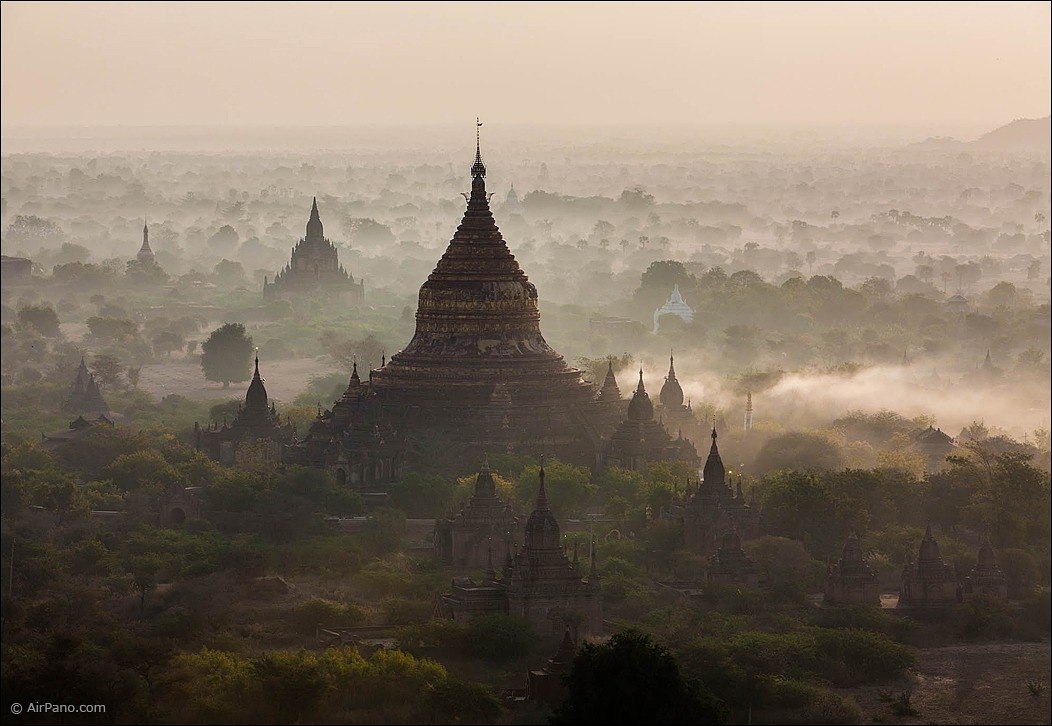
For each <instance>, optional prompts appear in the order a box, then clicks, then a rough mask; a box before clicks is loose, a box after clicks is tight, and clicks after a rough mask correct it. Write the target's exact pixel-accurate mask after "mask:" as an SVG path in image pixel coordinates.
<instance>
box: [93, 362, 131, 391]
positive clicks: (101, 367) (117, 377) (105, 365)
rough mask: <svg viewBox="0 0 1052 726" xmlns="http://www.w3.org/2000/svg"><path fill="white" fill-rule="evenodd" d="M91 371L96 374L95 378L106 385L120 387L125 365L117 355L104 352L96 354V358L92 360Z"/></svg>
mask: <svg viewBox="0 0 1052 726" xmlns="http://www.w3.org/2000/svg"><path fill="white" fill-rule="evenodd" d="M91 372H92V373H94V374H95V379H96V380H97V381H98V382H99V383H100V384H102V385H103V386H104V387H107V388H118V387H119V386H120V385H121V378H122V377H123V375H124V366H123V365H121V362H120V361H119V360H118V359H117V356H115V355H111V354H109V353H102V354H100V355H97V356H95V360H93V361H92V362H91Z"/></svg>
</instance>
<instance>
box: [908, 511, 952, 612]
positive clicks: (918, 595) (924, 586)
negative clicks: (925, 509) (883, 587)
mask: <svg viewBox="0 0 1052 726" xmlns="http://www.w3.org/2000/svg"><path fill="white" fill-rule="evenodd" d="M960 600H961V588H960V585H958V583H957V573H956V571H955V570H954V567H953V565H952V564H951V563H947V562H944V561H943V559H942V555H941V554H940V553H939V543H938V542H936V541H935V537H934V536H933V535H932V533H931V525H928V528H927V529H926V530H925V531H924V538H923V539H921V543H920V556H919V557H918V558H917V561H916V562H907V563H906V565H905V566H904V567H903V568H902V590H901V592H900V593H899V604H898V607H900V608H914V609H919V610H924V609H941V608H946V607H949V606H950V605H953V604H954V603H957V602H960Z"/></svg>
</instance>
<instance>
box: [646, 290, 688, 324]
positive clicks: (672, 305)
mask: <svg viewBox="0 0 1052 726" xmlns="http://www.w3.org/2000/svg"><path fill="white" fill-rule="evenodd" d="M662 315H675V316H676V317H678V318H679V319H680V320H682V321H683V322H685V323H691V322H693V321H694V308H692V307H691V306H690V305H687V303H686V301H684V300H683V295H682V294H680V291H679V285H674V286H673V288H672V294H671V295H669V296H668V300H667V301H665V304H664V305H662V306H661V307H659V308H658V309H657V310H655V311H654V332H655V333H656V332H658V329H659V327H660V326H659V324H658V319H660V318H661V316H662Z"/></svg>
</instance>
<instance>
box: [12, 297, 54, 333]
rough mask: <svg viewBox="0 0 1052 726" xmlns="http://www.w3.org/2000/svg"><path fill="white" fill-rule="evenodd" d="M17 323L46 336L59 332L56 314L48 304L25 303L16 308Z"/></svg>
mask: <svg viewBox="0 0 1052 726" xmlns="http://www.w3.org/2000/svg"><path fill="white" fill-rule="evenodd" d="M18 324H19V325H20V326H22V327H23V328H30V329H32V330H35V331H37V332H38V333H40V334H41V335H43V336H45V337H48V338H55V337H57V336H58V334H59V323H58V314H57V313H56V312H55V309H54V308H52V307H51V306H50V305H26V306H25V307H21V308H19V309H18Z"/></svg>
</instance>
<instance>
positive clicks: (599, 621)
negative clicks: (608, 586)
mask: <svg viewBox="0 0 1052 726" xmlns="http://www.w3.org/2000/svg"><path fill="white" fill-rule="evenodd" d="M539 479H540V484H539V486H538V488H537V503H536V505H535V506H534V510H533V512H531V513H530V516H529V518H528V519H527V520H526V531H525V544H524V546H523V547H522V548H521V549H519V550H518V551H517V552H516V553H515V554H514V556H511V555H509V556H508V557H506V558H505V560H504V569H503V571H502V572H501V574H500V576H499V578H498V577H497V573H496V572H495V571H492V570H491V571H489V572H487V574H486V578H485V580H484V581H483V582H481V583H475V582H473V581H472V580H470V579H468V578H454V579H453V582H452V587H451V591H450V592H449V593H447V594H445V595H442V596H441V609H442V611H443V613H444V614H445V615H446V616H447V617H449V618H452V619H453V620H456V621H458V622H467V621H469V620H471V618H473V617H474V616H476V615H482V614H489V613H505V614H507V615H515V616H518V617H521V618H525V619H526V620H528V621H529V622H530V624H531V625H533V628H534V630H535V631H536V632H537V634H538V635H541V636H542V637H543V636H557V635H558V634H559V633H561V632H564V631H565V629H566V628H567V627H577V628H579V631H580V632H581V633H582V634H588V635H599V634H600V633H601V632H602V628H603V594H602V591H601V590H600V587H599V575H598V573H597V570H596V563H595V546H594V544H593V546H592V553H591V557H590V560H591V566H590V568H589V574H588V577H587V579H584V578H583V577H582V575H583V573H582V572H581V562H580V559H579V557H578V551H577V548H576V546H575V547H574V553H573V559H572V560H571V559H570V558H569V557H567V556H566V551H565V550H564V549H563V543H562V539H561V535H560V531H559V523H558V522H557V521H556V519H555V515H554V514H552V510H551V507H549V505H548V495H547V492H546V491H545V488H544V467H543V466H542V467H541V470H540V473H539ZM578 622H579V623H580V624H579V625H577V623H578Z"/></svg>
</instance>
